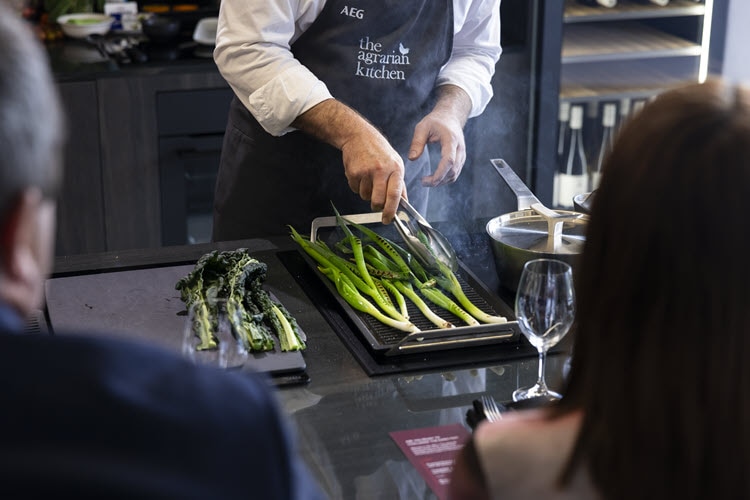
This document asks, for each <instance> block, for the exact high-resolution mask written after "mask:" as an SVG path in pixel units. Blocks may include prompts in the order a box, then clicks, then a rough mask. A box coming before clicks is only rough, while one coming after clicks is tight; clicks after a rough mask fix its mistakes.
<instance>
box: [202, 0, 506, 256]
mask: <svg viewBox="0 0 750 500" xmlns="http://www.w3.org/2000/svg"><path fill="white" fill-rule="evenodd" d="M500 53H501V47H500V0H409V1H404V0H223V1H222V2H221V7H220V11H219V25H218V30H217V36H216V49H215V51H214V59H215V61H216V64H217V66H218V68H219V70H220V72H221V74H222V76H223V77H224V78H225V79H226V81H227V82H228V83H229V85H230V86H231V87H232V89H233V90H234V93H235V98H234V100H233V102H232V104H231V106H230V111H229V119H228V123H227V130H226V134H225V137H224V144H223V149H222V155H221V165H220V168H219V177H218V180H217V184H216V191H215V201H214V228H213V231H214V232H213V239H214V240H215V241H221V240H232V239H242V238H250V237H257V236H268V235H274V234H287V233H288V228H287V226H288V225H292V226H294V227H295V228H297V229H299V230H301V231H304V230H306V228H308V227H309V226H310V222H311V220H312V219H313V218H315V217H318V216H321V215H330V214H331V213H332V208H331V202H333V204H334V205H335V206H336V208H337V209H338V210H339V211H340V212H341V213H343V214H347V213H361V212H367V211H370V210H374V211H380V210H382V212H383V214H382V218H383V222H385V223H389V222H391V221H392V219H393V217H394V215H395V213H396V209H397V206H398V200H399V199H400V198H401V197H402V196H407V193H408V198H409V200H410V201H411V202H412V204H413V205H414V206H415V207H416V208H417V210H420V211H421V212H424V211H425V209H426V207H427V196H428V187H436V186H441V185H443V184H447V183H451V182H454V181H455V180H456V179H457V178H458V176H459V174H460V172H461V169H462V167H463V164H464V161H465V158H466V152H465V143H464V136H463V127H464V125H465V123H466V120H467V119H468V118H471V117H474V116H477V115H479V114H480V113H482V111H483V110H484V109H485V107H486V105H487V103H488V102H489V100H490V99H491V97H492V86H491V84H490V80H491V78H492V76H493V74H494V70H495V63H496V62H497V60H498V58H499V57H500ZM428 143H438V144H439V149H440V159H439V161H437V167H436V168H435V169H434V171H433V168H432V164H431V162H430V158H429V151H428V149H427V148H426V145H427V144H428Z"/></svg>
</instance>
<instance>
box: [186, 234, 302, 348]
mask: <svg viewBox="0 0 750 500" xmlns="http://www.w3.org/2000/svg"><path fill="white" fill-rule="evenodd" d="M267 269H268V266H267V265H266V264H265V263H263V262H260V261H259V260H257V259H255V258H253V257H252V256H251V255H250V254H249V253H248V251H247V249H245V248H239V249H237V250H232V251H225V252H219V251H213V252H210V253H207V254H205V255H203V256H202V257H201V258H200V259H198V262H197V263H196V265H195V267H194V268H193V270H192V271H191V272H190V274H188V275H187V276H185V277H183V278H182V279H180V280H179V281H178V282H177V283H176V285H175V289H177V290H179V291H180V298H181V299H182V301H183V302H184V303H185V305H186V306H187V307H188V308H190V307H192V308H194V310H195V311H196V314H195V319H194V321H193V324H192V328H193V330H194V333H195V335H196V336H197V337H198V338H199V339H200V343H199V345H198V349H199V350H203V349H215V348H217V346H218V344H217V342H218V341H217V339H216V335H215V333H214V332H215V331H216V326H217V325H216V323H217V321H218V313H219V311H218V305H219V303H221V302H224V303H225V304H226V313H227V316H228V318H229V321H230V323H231V325H232V331H233V333H234V335H235V337H236V338H237V339H238V340H239V341H241V342H242V343H243V344H244V345H245V347H246V348H247V349H248V350H250V351H260V352H262V351H272V350H273V349H274V341H273V337H272V332H274V333H275V334H276V335H277V336H278V337H279V343H280V344H281V350H282V351H288V350H300V349H304V348H305V342H304V340H303V339H302V335H301V333H300V329H299V326H298V325H297V322H296V320H294V318H293V317H292V316H291V314H289V311H287V310H286V308H285V307H284V306H283V305H281V304H280V303H278V302H275V301H273V300H272V299H271V297H270V295H269V294H268V292H266V291H265V290H263V288H262V284H263V282H264V281H265V279H266V272H267ZM276 311H278V313H281V315H282V316H283V317H284V318H285V322H281V321H280V320H279V319H278V313H277V312H276Z"/></svg>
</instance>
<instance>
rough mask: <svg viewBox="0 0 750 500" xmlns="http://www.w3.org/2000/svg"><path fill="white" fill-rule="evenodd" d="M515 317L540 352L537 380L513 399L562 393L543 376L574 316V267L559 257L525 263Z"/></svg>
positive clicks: (557, 396) (523, 331) (522, 330)
mask: <svg viewBox="0 0 750 500" xmlns="http://www.w3.org/2000/svg"><path fill="white" fill-rule="evenodd" d="M515 309H516V319H517V320H518V326H520V327H521V332H522V333H523V334H524V336H525V337H526V338H527V339H528V341H529V343H530V344H531V345H533V346H534V347H536V349H537V351H538V352H539V370H538V374H539V375H538V377H537V381H536V383H535V384H534V385H533V386H531V387H529V388H518V389H516V390H515V391H514V392H513V401H520V400H523V399H531V398H553V399H559V398H561V397H562V396H561V395H560V394H558V393H556V392H554V391H551V390H549V388H548V387H547V382H546V381H545V379H544V373H545V370H544V368H545V361H546V359H547V350H548V349H549V348H550V347H553V346H555V345H557V343H558V342H560V340H562V338H563V337H564V336H565V335H566V334H567V333H568V330H569V329H570V327H571V325H573V319H574V318H575V311H576V303H575V292H574V290H573V270H572V268H571V267H570V265H568V264H566V263H565V262H562V261H560V260H557V259H534V260H530V261H529V262H527V263H526V264H525V265H524V267H523V273H522V274H521V281H520V283H519V284H518V293H517V294H516V307H515Z"/></svg>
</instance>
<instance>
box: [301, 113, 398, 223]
mask: <svg viewBox="0 0 750 500" xmlns="http://www.w3.org/2000/svg"><path fill="white" fill-rule="evenodd" d="M292 126H293V127H295V128H298V129H300V130H302V131H304V132H306V133H309V134H311V135H313V136H314V137H316V138H318V139H320V140H322V141H325V142H327V143H328V144H331V145H332V146H334V147H336V148H338V149H340V150H341V154H342V158H343V161H344V174H345V175H346V179H347V181H348V183H349V188H351V190H352V191H353V192H355V193H357V194H358V195H359V196H360V198H362V199H363V200H366V201H369V202H370V206H371V208H372V210H373V211H380V210H382V211H383V223H384V224H390V223H391V222H392V221H393V218H394V217H395V216H396V210H397V209H398V203H399V200H400V199H401V197H402V196H404V197H405V196H406V186H405V184H404V162H403V160H402V159H401V156H399V154H398V153H397V152H396V151H395V150H394V149H393V147H391V145H390V144H389V143H388V140H387V139H386V138H385V137H384V136H383V134H381V133H380V132H379V131H378V130H377V129H376V128H375V127H374V126H373V125H372V124H371V123H370V122H368V121H367V120H366V119H365V118H364V117H363V116H361V115H360V114H359V113H357V112H356V111H354V110H353V109H351V108H350V107H348V106H346V105H345V104H343V103H341V102H339V101H336V100H335V99H328V100H326V101H323V102H321V103H319V104H317V105H316V106H313V107H312V108H310V109H309V110H308V111H306V112H305V113H303V114H301V115H300V116H299V117H297V119H296V120H295V121H294V122H293V123H292Z"/></svg>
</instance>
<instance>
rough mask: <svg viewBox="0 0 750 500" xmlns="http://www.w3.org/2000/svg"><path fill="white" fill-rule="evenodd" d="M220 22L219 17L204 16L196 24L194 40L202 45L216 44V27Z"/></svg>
mask: <svg viewBox="0 0 750 500" xmlns="http://www.w3.org/2000/svg"><path fill="white" fill-rule="evenodd" d="M218 24H219V18H218V17H204V18H203V19H201V20H200V21H198V24H196V25H195V31H193V40H195V41H196V42H198V43H200V44H201V45H216V27H217V26H218Z"/></svg>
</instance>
